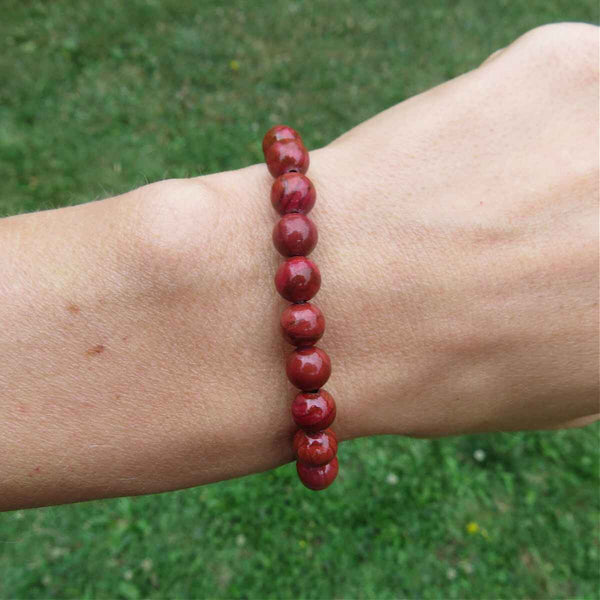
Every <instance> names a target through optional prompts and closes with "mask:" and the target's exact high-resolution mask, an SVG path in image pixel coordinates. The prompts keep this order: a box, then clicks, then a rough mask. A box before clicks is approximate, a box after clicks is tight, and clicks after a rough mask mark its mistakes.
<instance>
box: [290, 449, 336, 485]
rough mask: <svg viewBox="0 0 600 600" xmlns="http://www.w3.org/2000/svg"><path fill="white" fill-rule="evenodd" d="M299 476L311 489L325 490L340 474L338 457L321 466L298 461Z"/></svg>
mask: <svg viewBox="0 0 600 600" xmlns="http://www.w3.org/2000/svg"><path fill="white" fill-rule="evenodd" d="M296 469H297V471H298V477H300V481H302V483H303V484H304V485H305V486H306V487H307V488H310V489H311V490H316V491H318V490H324V489H325V488H326V487H329V486H330V485H331V484H332V483H333V481H334V479H335V478H336V477H337V474H338V469H339V465H338V459H337V457H336V458H334V459H333V460H332V461H331V462H329V463H327V464H326V465H323V466H321V467H311V466H309V465H305V464H304V463H302V462H300V461H298V462H297V463H296Z"/></svg>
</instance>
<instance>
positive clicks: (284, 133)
mask: <svg viewBox="0 0 600 600" xmlns="http://www.w3.org/2000/svg"><path fill="white" fill-rule="evenodd" d="M301 139H302V138H301V137H300V134H299V133H298V132H297V131H296V130H295V129H292V128H291V127H288V126H287V125H275V126H274V127H271V129H269V131H267V133H265V137H264V138H263V142H262V149H263V154H266V153H267V150H268V149H269V148H270V147H271V146H272V145H273V144H274V143H275V142H279V141H281V140H301Z"/></svg>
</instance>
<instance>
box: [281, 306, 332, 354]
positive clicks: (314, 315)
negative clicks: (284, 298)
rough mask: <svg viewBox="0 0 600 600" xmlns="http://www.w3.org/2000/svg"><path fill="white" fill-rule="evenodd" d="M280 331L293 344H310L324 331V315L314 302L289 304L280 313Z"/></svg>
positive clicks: (316, 340)
mask: <svg viewBox="0 0 600 600" xmlns="http://www.w3.org/2000/svg"><path fill="white" fill-rule="evenodd" d="M280 323H281V333H282V334H283V337H284V338H285V340H286V341H288V342H289V343H290V344H292V345H294V346H312V345H313V344H316V343H317V342H318V341H319V340H320V339H321V336H322V335H323V332H324V331H325V317H324V316H323V313H322V312H321V311H320V310H319V308H317V307H316V306H315V305H314V304H310V303H309V302H305V303H303V304H291V305H290V306H288V307H287V308H286V309H285V310H284V311H283V312H282V313H281V319H280Z"/></svg>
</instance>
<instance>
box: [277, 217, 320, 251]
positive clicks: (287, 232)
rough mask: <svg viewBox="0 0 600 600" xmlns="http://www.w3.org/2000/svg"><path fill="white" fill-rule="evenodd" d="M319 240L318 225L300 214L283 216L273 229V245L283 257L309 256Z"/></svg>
mask: <svg viewBox="0 0 600 600" xmlns="http://www.w3.org/2000/svg"><path fill="white" fill-rule="evenodd" d="M318 239H319V234H318V233H317V227H316V225H315V224H314V223H313V222H312V221H311V220H310V219H309V218H308V217H306V216H304V215H299V214H298V213H290V214H289V215H283V217H281V219H279V221H277V223H275V227H273V244H274V245H275V248H277V251H278V252H279V253H280V254H283V256H308V255H309V254H310V253H311V252H312V251H313V249H314V247H315V246H316V245H317V241H318Z"/></svg>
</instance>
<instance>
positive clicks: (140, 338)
mask: <svg viewBox="0 0 600 600" xmlns="http://www.w3.org/2000/svg"><path fill="white" fill-rule="evenodd" d="M596 46H597V29H596V28H592V27H590V26H578V25H573V26H555V27H551V28H546V29H540V30H536V31H534V32H531V33H530V34H528V35H527V36H525V37H524V38H521V39H520V40H518V41H517V42H516V43H515V44H514V45H513V46H511V47H509V48H508V49H507V50H506V51H504V52H503V53H502V54H501V55H499V56H498V57H496V58H494V59H493V60H491V61H489V62H488V63H487V64H485V65H484V66H482V67H481V68H480V69H477V70H475V71H472V72H470V73H468V74H466V75H464V76H462V77H459V78H457V79H455V80H453V81H450V82H448V83H446V84H444V85H442V86H439V87H437V88H435V89H433V90H430V91H428V92H426V93H424V94H421V95H419V96H417V97H415V98H412V99H411V100H409V101H407V102H404V103H402V104H400V105H398V106H396V107H394V108H392V109H390V110H388V111H386V112H384V113H382V114H380V115H378V116H377V117H375V118H374V119H371V120H370V121H368V122H366V123H364V124H362V125H360V126H359V127H357V128H355V129H353V130H352V131H351V132H349V133H348V134H346V135H344V136H342V137H341V138H339V139H338V140H336V141H335V142H333V143H332V144H330V145H329V146H327V147H325V148H323V149H320V150H317V151H315V152H311V167H310V170H309V173H308V175H309V176H310V178H311V180H312V181H313V182H314V183H315V186H316V188H317V193H318V199H317V205H316V207H315V209H314V210H313V212H312V213H311V217H312V218H313V220H314V221H315V223H316V224H317V226H318V227H319V231H320V241H319V244H318V246H317V248H316V250H315V251H314V253H313V255H312V257H313V258H314V259H315V261H316V262H317V264H318V265H319V267H320V269H321V272H322V274H323V286H322V289H321V291H320V292H319V294H318V296H317V297H316V298H315V303H316V304H317V305H318V306H320V307H321V309H322V310H323V312H324V313H325V316H326V319H327V329H326V333H325V336H324V338H323V340H322V342H321V343H320V345H321V346H322V347H323V348H324V349H326V350H327V352H328V353H329V354H330V356H331V358H332V361H333V367H334V369H333V375H332V378H331V380H330V382H329V383H328V384H327V386H326V387H327V389H328V390H329V391H330V392H331V393H332V394H333V395H334V397H335V398H336V402H337V404H338V418H337V420H336V427H335V429H336V432H337V433H338V436H339V437H340V438H341V439H351V438H354V437H359V436H363V435H376V434H384V433H393V434H402V435H415V436H431V437H434V436H443V435H452V434H460V433H467V432H473V431H496V430H515V429H537V428H553V427H560V426H566V425H570V424H580V423H585V422H588V421H589V420H591V419H593V418H595V417H594V415H595V414H596V413H597V412H598V405H597V399H598V374H597V359H598V355H597V352H598V346H597V332H598V317H597V290H598V271H597V264H598V246H597V242H598V220H597V216H598V208H597V194H598V188H597V185H598V178H597V169H598V155H597V148H598V140H597V132H598V122H597V72H598V69H597V59H595V58H594V56H595V47H596ZM271 181H272V179H271V177H270V176H269V175H268V173H267V171H266V168H265V167H264V166H263V165H255V166H252V167H249V168H247V169H242V170H240V171H233V172H228V173H220V174H215V175H210V176H206V177H201V178H194V179H189V180H170V181H163V182H159V183H156V184H151V185H149V186H144V187H142V188H139V189H138V190H134V191H132V192H130V193H128V194H125V195H123V196H119V197H116V198H111V199H107V200H103V201H100V202H93V203H90V204H86V205H82V206H78V207H72V208H66V209H60V210H56V211H47V212H42V213H35V214H32V215H20V216H17V217H11V218H9V219H5V220H2V221H0V273H1V276H0V323H2V327H1V328H0V356H2V361H1V362H0V403H1V404H0V406H1V414H2V418H1V419H0V459H1V460H0V509H10V508H18V507H27V506H39V505H45V504H57V503H62V502H73V501H78V500H86V499H92V498H99V497H110V496H118V495H129V494H141V493H150V492H157V491H164V490H169V489H176V488H181V487H187V486H192V485H199V484H203V483H208V482H211V481H218V480H221V479H226V478H230V477H236V476H240V475H244V474H248V473H252V472H257V471H261V470H265V469H269V468H272V467H274V466H277V465H279V464H282V463H284V462H285V461H287V460H290V459H291V449H290V437H291V435H292V433H293V429H294V428H293V424H292V422H291V418H290V414H289V403H290V400H291V397H292V394H293V391H292V388H291V386H290V385H289V384H288V383H287V382H286V379H285V374H284V370H283V359H284V356H285V354H286V353H287V352H288V351H289V347H288V346H287V345H286V343H285V342H284V341H283V340H282V339H281V336H280V335H279V332H278V317H279V314H280V312H281V310H282V308H283V307H284V306H285V302H284V301H283V300H281V299H280V298H278V297H277V295H276V293H275V291H274V288H273V283H272V276H273V274H274V271H275V269H276V265H277V264H278V262H279V258H278V257H277V256H276V252H275V251H274V249H273V248H272V246H271V242H270V231H271V228H272V225H273V223H274V219H275V217H274V215H273V213H272V209H271V207H270V205H269V202H268V193H269V187H270V183H271Z"/></svg>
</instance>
